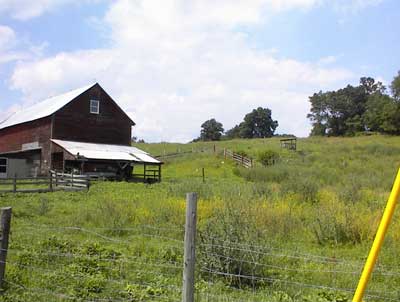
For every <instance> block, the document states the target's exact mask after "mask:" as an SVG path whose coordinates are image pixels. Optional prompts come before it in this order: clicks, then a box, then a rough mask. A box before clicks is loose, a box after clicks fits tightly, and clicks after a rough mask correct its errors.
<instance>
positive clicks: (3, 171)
mask: <svg viewBox="0 0 400 302" xmlns="http://www.w3.org/2000/svg"><path fill="white" fill-rule="evenodd" d="M7 164H8V161H7V158H1V157H0V178H7V169H8V165H7Z"/></svg>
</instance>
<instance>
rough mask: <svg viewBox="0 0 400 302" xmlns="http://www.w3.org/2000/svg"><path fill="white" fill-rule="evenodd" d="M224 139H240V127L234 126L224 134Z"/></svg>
mask: <svg viewBox="0 0 400 302" xmlns="http://www.w3.org/2000/svg"><path fill="white" fill-rule="evenodd" d="M225 137H226V138H228V139H234V138H239V137H240V126H239V125H235V127H233V128H232V129H229V130H228V131H226V132H225Z"/></svg>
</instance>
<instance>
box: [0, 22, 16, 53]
mask: <svg viewBox="0 0 400 302" xmlns="http://www.w3.org/2000/svg"><path fill="white" fill-rule="evenodd" d="M15 43H16V36H15V32H14V30H13V29H12V28H10V27H8V26H4V25H0V51H4V50H7V49H10V48H12V47H14V45H15Z"/></svg>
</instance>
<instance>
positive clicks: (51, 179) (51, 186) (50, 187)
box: [49, 171, 53, 192]
mask: <svg viewBox="0 0 400 302" xmlns="http://www.w3.org/2000/svg"><path fill="white" fill-rule="evenodd" d="M49 177H50V178H49V190H50V191H51V192H53V173H52V172H51V171H50V173H49Z"/></svg>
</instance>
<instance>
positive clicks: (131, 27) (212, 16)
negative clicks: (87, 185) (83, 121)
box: [0, 0, 400, 142]
mask: <svg viewBox="0 0 400 302" xmlns="http://www.w3.org/2000/svg"><path fill="white" fill-rule="evenodd" d="M398 20H400V1H398V0H158V1H156V0H113V1H112V0H81V1H76V0H35V1H31V0H0V120H3V119H4V118H6V117H7V116H9V115H10V114H12V113H13V112H15V111H18V110H21V108H24V107H26V106H29V105H31V104H33V103H36V102H39V101H40V100H42V99H44V98H47V97H49V96H53V95H56V94H59V93H63V92H66V91H69V90H72V89H75V88H79V87H82V86H85V85H87V84H89V83H93V82H98V83H100V85H101V86H102V87H103V88H104V89H105V90H106V91H107V92H108V93H109V94H110V95H111V96H112V97H113V99H114V100H115V101H116V102H117V103H118V104H119V105H120V106H121V107H122V108H123V109H124V110H125V111H126V112H127V113H128V114H129V115H130V116H131V118H132V119H133V120H134V121H135V122H136V126H135V127H134V129H133V135H135V136H137V137H139V138H143V139H145V140H146V141H149V142H159V141H170V142H187V141H190V140H192V139H193V138H195V137H197V136H199V133H200V126H201V124H202V123H203V122H204V121H206V120H208V119H210V118H215V119H216V120H218V121H220V122H222V123H223V125H224V128H225V129H226V130H228V129H230V128H231V127H233V126H234V125H235V124H238V123H240V122H241V121H242V120H243V117H244V115H245V114H247V113H249V112H251V111H252V109H254V108H257V107H259V106H261V107H267V108H270V109H271V110H272V117H273V118H274V119H276V120H278V122H279V127H278V129H277V133H280V134H283V133H290V134H295V135H297V136H300V137H304V136H307V135H308V134H309V132H310V129H311V125H310V122H309V120H308V119H307V117H306V116H307V113H308V112H309V109H310V104H309V101H308V97H309V96H311V95H312V94H313V93H314V92H318V91H320V90H322V91H327V90H333V89H338V88H340V87H343V86H345V85H347V84H351V85H357V84H358V81H359V78H360V77H362V76H371V77H373V78H375V79H377V80H380V81H382V82H383V83H384V84H385V85H389V84H390V82H391V81H392V79H393V77H394V76H395V75H396V74H397V72H398V70H400V56H399V53H400V30H399V26H398Z"/></svg>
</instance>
